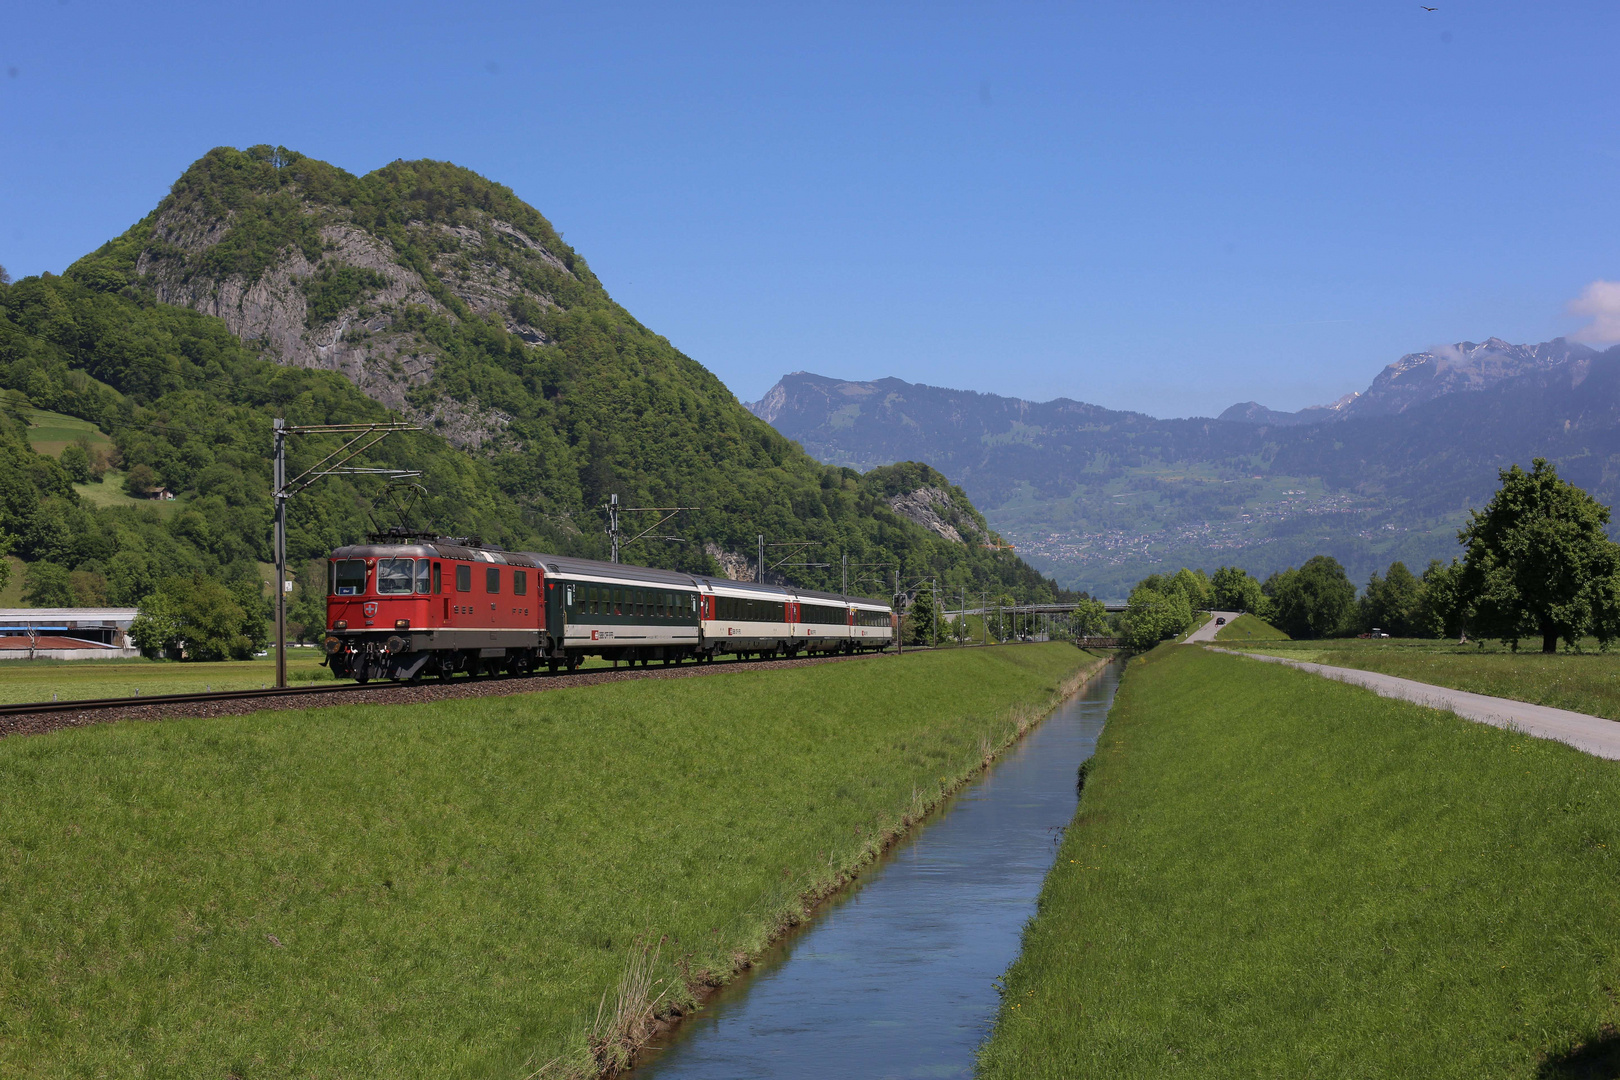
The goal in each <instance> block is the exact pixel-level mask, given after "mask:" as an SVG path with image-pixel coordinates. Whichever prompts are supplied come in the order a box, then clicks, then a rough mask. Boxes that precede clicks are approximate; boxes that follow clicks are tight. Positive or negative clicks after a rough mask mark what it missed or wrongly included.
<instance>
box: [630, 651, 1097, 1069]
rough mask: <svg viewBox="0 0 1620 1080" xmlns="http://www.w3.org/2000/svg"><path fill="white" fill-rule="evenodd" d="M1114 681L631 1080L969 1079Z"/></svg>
mask: <svg viewBox="0 0 1620 1080" xmlns="http://www.w3.org/2000/svg"><path fill="white" fill-rule="evenodd" d="M1117 685H1118V665H1110V666H1109V668H1108V669H1107V670H1106V671H1105V672H1104V674H1103V675H1102V677H1100V678H1099V679H1097V680H1096V681H1095V682H1093V683H1092V684H1091V685H1090V686H1089V687H1087V688H1086V690H1085V691H1084V692H1082V693H1081V694H1080V695H1079V696H1078V697H1076V698H1075V699H1073V700H1071V701H1070V702H1069V703H1068V704H1067V705H1065V706H1063V707H1062V708H1061V709H1059V710H1058V712H1056V713H1054V714H1053V715H1052V716H1051V717H1049V718H1048V719H1047V720H1046V721H1045V723H1043V724H1042V725H1041V726H1040V727H1039V728H1037V729H1036V730H1035V731H1034V732H1032V733H1031V734H1030V735H1028V736H1027V737H1026V738H1025V739H1024V741H1023V742H1022V743H1021V744H1019V745H1018V746H1017V747H1016V748H1014V749H1013V750H1012V751H1011V752H1009V753H1008V754H1007V756H1006V757H1004V758H1003V759H1002V760H1001V761H1000V762H998V763H997V764H996V765H995V766H994V767H993V768H992V769H991V770H990V772H989V774H988V775H986V776H985V777H983V778H981V779H980V780H979V781H978V782H977V783H975V784H973V785H972V786H971V787H969V788H968V789H966V790H965V791H964V792H962V793H961V794H960V795H959V796H957V798H956V799H955V800H953V802H952V803H951V804H950V805H949V807H948V808H947V810H946V811H945V813H943V814H942V815H937V816H936V817H935V818H934V819H933V820H932V821H931V822H930V823H929V824H928V825H927V826H926V827H925V828H923V829H922V830H921V831H920V832H919V833H918V834H917V835H916V836H915V837H914V838H913V839H912V840H910V841H909V842H907V843H905V844H903V845H901V846H899V847H897V848H896V849H895V850H894V852H893V853H892V854H891V856H890V857H889V859H888V860H887V861H886V862H885V863H884V864H883V865H882V866H880V867H878V868H876V869H874V870H871V871H869V872H868V873H867V874H866V875H865V877H864V878H863V881H862V883H861V884H860V885H859V886H858V887H857V888H856V889H854V890H853V891H851V892H850V893H849V894H848V895H847V896H846V897H845V898H844V899H843V900H842V901H841V902H839V903H837V904H836V905H834V906H833V907H831V908H830V909H829V910H827V911H824V912H823V913H822V914H821V915H820V916H819V917H818V918H817V919H816V921H815V922H814V923H812V924H811V926H810V927H809V928H808V929H806V930H805V931H803V932H802V933H800V934H798V935H797V936H795V937H794V938H792V939H790V940H789V941H787V942H786V943H784V944H783V945H782V946H781V947H779V948H778V949H777V950H776V951H775V952H774V953H773V954H772V955H771V956H768V957H767V958H766V959H765V961H764V962H763V963H762V964H760V965H759V966H758V967H756V968H755V969H754V971H753V973H752V974H751V975H750V976H749V977H747V978H744V979H739V980H738V981H737V983H736V984H734V985H733V986H731V987H728V988H727V989H726V990H725V991H723V992H722V993H721V994H720V995H719V996H718V997H717V998H715V999H714V1000H713V1001H712V1002H711V1003H710V1005H709V1007H708V1008H706V1009H704V1010H703V1011H702V1012H701V1013H698V1014H697V1015H696V1016H693V1017H691V1018H689V1019H688V1020H686V1021H685V1022H684V1023H683V1024H682V1025H681V1027H680V1028H679V1029H678V1031H677V1032H676V1034H675V1035H674V1037H673V1039H672V1042H671V1044H670V1045H669V1046H667V1047H662V1048H655V1049H654V1050H653V1051H650V1052H649V1053H648V1055H647V1056H646V1057H645V1058H644V1064H642V1065H641V1066H640V1067H639V1068H637V1069H636V1070H635V1072H634V1076H635V1077H636V1078H637V1080H653V1078H656V1080H686V1078H702V1080H727V1078H745V1077H772V1078H786V1077H816V1078H821V1077H828V1076H837V1077H967V1076H971V1075H972V1074H973V1055H974V1051H975V1050H976V1049H977V1048H978V1046H979V1044H980V1043H981V1042H983V1041H984V1038H985V1035H986V1034H987V1033H988V1031H989V1025H990V1022H991V1020H992V1019H993V1018H994V1016H995V1010H996V1005H997V998H996V992H995V987H994V985H993V983H994V980H995V979H996V978H997V977H999V976H1000V975H1001V974H1002V973H1003V972H1004V971H1006V969H1007V965H1008V964H1010V963H1011V962H1012V960H1013V958H1014V957H1015V956H1016V955H1017V953H1018V943H1019V935H1020V934H1021V932H1022V930H1023V927H1024V923H1025V922H1026V921H1027V920H1028V919H1029V917H1030V916H1031V915H1033V914H1034V912H1035V898H1036V896H1037V895H1038V894H1039V892H1040V888H1041V881H1042V879H1043V878H1044V877H1045V876H1046V872H1047V870H1048V869H1049V868H1050V867H1051V865H1052V860H1053V858H1054V856H1055V854H1056V851H1057V842H1058V841H1059V840H1060V839H1061V837H1062V830H1063V827H1064V826H1066V825H1067V824H1068V823H1069V820H1070V819H1071V818H1073V816H1074V810H1075V804H1076V800H1077V796H1076V791H1075V786H1076V785H1075V771H1076V769H1077V768H1078V767H1079V765H1080V763H1081V762H1082V761H1084V760H1085V759H1086V758H1088V757H1090V756H1091V752H1092V749H1093V748H1094V747H1095V746H1096V742H1097V735H1098V733H1099V732H1100V731H1101V730H1102V725H1103V719H1104V717H1105V716H1106V715H1107V712H1108V706H1109V703H1110V702H1112V701H1113V698H1114V688H1115V687H1116V686H1117Z"/></svg>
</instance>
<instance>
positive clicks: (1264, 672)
mask: <svg viewBox="0 0 1620 1080" xmlns="http://www.w3.org/2000/svg"><path fill="white" fill-rule="evenodd" d="M1083 781H1084V790H1083V794H1082V797H1081V803H1080V808H1079V811H1078V813H1077V816H1076V818H1075V820H1074V823H1073V825H1072V826H1071V827H1070V828H1069V829H1068V831H1067V833H1066V835H1065V838H1064V842H1063V845H1062V848H1061V849H1060V851H1059V854H1058V859H1057V862H1056V865H1055V867H1054V869H1053V871H1052V873H1051V875H1050V876H1049V877H1048V879H1047V881H1046V884H1045V887H1044V889H1043V892H1042V895H1041V899H1040V904H1039V914H1038V916H1037V917H1036V919H1035V920H1034V921H1033V922H1032V923H1031V925H1030V927H1029V929H1028V930H1027V931H1026V935H1025V942H1024V950H1023V953H1022V955H1021V956H1020V958H1019V959H1018V961H1017V962H1016V963H1015V964H1014V965H1013V967H1012V968H1011V969H1010V971H1009V972H1008V974H1007V976H1006V978H1005V990H1004V995H1003V1001H1002V1007H1001V1010H1000V1014H999V1016H998V1018H997V1021H996V1025H995V1028H994V1032H993V1035H992V1037H991V1039H990V1040H989V1042H988V1044H987V1046H986V1047H985V1049H984V1050H983V1052H982V1056H981V1062H980V1065H981V1074H982V1075H983V1076H984V1077H987V1078H992V1080H994V1078H1002V1077H1009V1078H1010V1077H1018V1078H1020V1080H1024V1078H1029V1077H1066V1078H1068V1077H1119V1076H1157V1075H1165V1074H1173V1075H1177V1076H1195V1077H1234V1078H1235V1077H1244V1078H1248V1077H1300V1076H1379V1077H1414V1078H1416V1077H1423V1078H1433V1077H1458V1078H1463V1077H1467V1078H1477V1077H1485V1076H1489V1077H1524V1078H1531V1077H1540V1078H1553V1077H1574V1076H1593V1077H1596V1076H1614V1075H1617V1070H1620V1053H1617V1048H1620V1040H1616V1038H1615V1036H1614V1034H1613V1033H1614V1030H1615V1025H1616V1024H1620V1003H1617V999H1616V996H1615V992H1614V990H1613V988H1614V987H1616V986H1620V948H1617V946H1616V942H1617V941H1620V897H1617V894H1616V890H1615V887H1614V886H1615V881H1616V878H1617V876H1620V765H1616V764H1615V763H1613V762H1607V761H1600V760H1598V759H1596V758H1593V757H1589V756H1586V755H1584V754H1581V753H1579V752H1578V751H1575V750H1573V749H1571V748H1569V747H1566V746H1563V745H1561V744H1558V743H1553V742H1546V741H1542V740H1536V739H1531V738H1527V737H1525V736H1522V735H1519V734H1516V733H1513V732H1510V731H1502V730H1499V729H1496V728H1492V727H1488V726H1484V725H1479V724H1471V723H1468V722H1467V721H1464V720H1461V719H1459V718H1457V717H1456V716H1454V715H1452V714H1449V713H1443V712H1438V711H1435V710H1431V709H1425V708H1421V707H1419V706H1416V705H1411V704H1408V703H1405V702H1399V701H1392V700H1388V699H1384V698H1379V697H1377V696H1376V695H1374V694H1371V693H1369V692H1367V691H1365V690H1361V689H1358V688H1355V687H1351V686H1346V685H1344V684H1342V683H1337V682H1333V681H1330V680H1327V679H1322V678H1319V677H1316V676H1312V675H1309V674H1306V673H1304V672H1300V671H1296V670H1292V669H1288V668H1283V667H1280V666H1277V665H1269V664H1259V663H1254V662H1251V661H1247V660H1244V659H1242V658H1239V657H1233V656H1227V655H1220V654H1215V653H1211V652H1208V651H1206V650H1204V649H1199V648H1193V647H1186V646H1163V647H1161V648H1159V649H1158V650H1155V651H1154V652H1153V653H1151V654H1149V655H1148V656H1147V657H1145V658H1140V659H1138V660H1135V661H1133V662H1132V663H1131V665H1130V667H1129V669H1128V670H1127V673H1126V676H1125V679H1124V682H1123V684H1122V686H1121V689H1120V692H1119V696H1118V697H1117V699H1116V702H1115V705H1114V707H1113V710H1112V711H1111V712H1110V714H1109V719H1108V726H1107V728H1106V729H1105V730H1104V732H1103V735H1102V738H1101V740H1100V742H1099V744H1098V748H1097V753H1096V756H1095V757H1094V758H1093V759H1092V761H1091V762H1090V763H1089V765H1088V767H1087V768H1086V770H1085V771H1084V773H1083Z"/></svg>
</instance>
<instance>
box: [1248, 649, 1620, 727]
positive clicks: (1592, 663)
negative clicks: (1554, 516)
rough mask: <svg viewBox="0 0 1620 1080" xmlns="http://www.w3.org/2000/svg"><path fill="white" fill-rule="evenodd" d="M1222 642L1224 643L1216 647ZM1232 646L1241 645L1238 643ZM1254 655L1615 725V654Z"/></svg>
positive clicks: (1619, 683) (1619, 695)
mask: <svg viewBox="0 0 1620 1080" xmlns="http://www.w3.org/2000/svg"><path fill="white" fill-rule="evenodd" d="M1222 644H1228V643H1227V642H1222ZM1235 644H1239V645H1242V644H1244V643H1243V642H1237V643H1235ZM1253 644H1254V645H1255V646H1256V648H1255V651H1256V652H1268V653H1275V654H1276V655H1278V656H1288V657H1292V658H1294V659H1298V660H1309V661H1311V662H1312V663H1317V664H1332V665H1335V666H1338V667H1348V668H1359V669H1361V670H1363V671H1381V672H1383V673H1384V674H1386V675H1397V676H1400V677H1401V678H1403V679H1416V680H1417V681H1418V682H1426V683H1433V684H1434V685H1436V686H1449V687H1452V688H1453V689H1456V690H1468V691H1472V692H1473V693H1476V694H1490V695H1492V696H1493V697H1505V698H1512V699H1513V700H1515V701H1528V702H1531V703H1533V704H1536V705H1550V706H1552V707H1553V708H1557V709H1571V710H1573V711H1575V712H1582V713H1590V714H1592V715H1594V716H1603V717H1607V718H1608V719H1610V720H1620V652H1610V653H1603V652H1598V651H1596V650H1597V643H1596V642H1595V641H1592V642H1588V643H1587V645H1586V647H1587V649H1588V651H1584V652H1580V653H1567V652H1564V653H1555V654H1553V655H1551V656H1547V655H1543V654H1542V653H1539V652H1518V653H1515V652H1512V651H1510V650H1509V649H1508V648H1507V647H1506V646H1504V645H1502V644H1501V643H1499V642H1487V643H1484V644H1483V645H1480V644H1475V643H1469V644H1467V645H1458V644H1457V643H1456V642H1454V641H1428V640H1421V639H1401V638H1392V639H1388V640H1359V639H1354V638H1349V639H1328V640H1325V641H1265V642H1262V641H1255V642H1253Z"/></svg>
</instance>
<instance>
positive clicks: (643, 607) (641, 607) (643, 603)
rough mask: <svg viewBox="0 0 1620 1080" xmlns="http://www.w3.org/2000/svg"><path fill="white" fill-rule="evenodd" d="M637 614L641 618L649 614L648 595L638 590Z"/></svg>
mask: <svg viewBox="0 0 1620 1080" xmlns="http://www.w3.org/2000/svg"><path fill="white" fill-rule="evenodd" d="M636 614H637V615H639V616H645V615H646V614H647V594H646V593H644V592H642V591H641V590H640V589H637V590H636Z"/></svg>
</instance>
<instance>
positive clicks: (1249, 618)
mask: <svg viewBox="0 0 1620 1080" xmlns="http://www.w3.org/2000/svg"><path fill="white" fill-rule="evenodd" d="M1215 640H1216V641H1287V640H1288V635H1287V634H1285V633H1283V632H1282V631H1281V630H1279V629H1277V628H1276V627H1275V626H1272V625H1271V624H1270V623H1268V622H1266V621H1265V620H1264V619H1262V618H1260V616H1258V615H1239V616H1238V617H1237V618H1235V619H1233V620H1232V621H1231V622H1229V623H1227V624H1226V625H1225V626H1223V627H1221V628H1220V629H1219V630H1217V631H1215Z"/></svg>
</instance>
